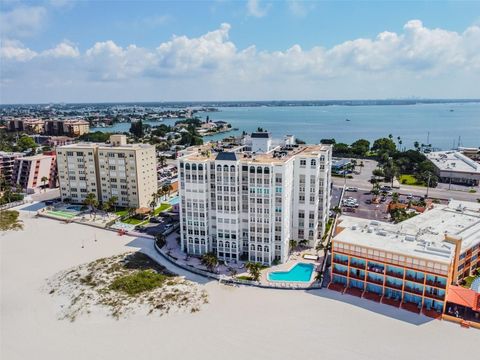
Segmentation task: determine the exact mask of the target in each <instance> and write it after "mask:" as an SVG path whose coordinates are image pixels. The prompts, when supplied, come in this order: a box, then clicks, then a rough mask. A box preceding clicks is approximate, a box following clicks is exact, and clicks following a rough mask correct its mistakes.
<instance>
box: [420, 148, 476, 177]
mask: <svg viewBox="0 0 480 360" xmlns="http://www.w3.org/2000/svg"><path fill="white" fill-rule="evenodd" d="M427 158H428V160H430V161H431V162H432V163H434V164H435V166H436V167H438V168H439V169H440V170H441V171H452V172H469V173H472V172H473V173H478V174H479V175H480V164H479V163H477V162H475V161H473V160H472V159H470V158H469V157H467V156H465V155H463V154H462V153H461V152H459V151H453V150H452V151H437V152H431V153H429V154H427Z"/></svg>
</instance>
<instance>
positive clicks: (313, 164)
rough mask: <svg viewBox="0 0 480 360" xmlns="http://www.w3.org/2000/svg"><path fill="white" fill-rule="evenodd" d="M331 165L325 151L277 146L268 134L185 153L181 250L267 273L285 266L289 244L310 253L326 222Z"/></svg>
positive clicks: (289, 143) (290, 140) (285, 143)
mask: <svg viewBox="0 0 480 360" xmlns="http://www.w3.org/2000/svg"><path fill="white" fill-rule="evenodd" d="M331 159H332V148H331V146H329V145H298V144H295V140H294V137H293V136H286V137H285V139H284V140H282V141H278V142H274V141H273V140H272V138H271V136H270V134H269V133H266V132H260V133H253V134H252V135H251V136H248V137H245V138H244V139H243V142H242V144H240V145H231V144H230V145H225V146H223V147H218V148H215V147H214V146H213V145H212V144H207V145H202V146H196V147H191V148H188V149H186V150H185V151H183V152H182V154H181V155H180V157H179V158H178V168H179V169H180V190H179V193H180V197H181V202H180V209H181V210H180V221H181V246H182V249H183V250H184V251H185V252H187V253H188V254H191V255H202V254H205V253H208V252H215V253H216V254H217V256H218V258H219V259H223V260H227V261H228V260H233V261H234V260H238V259H240V260H248V261H255V262H260V263H263V264H269V265H270V264H272V263H273V262H274V261H278V262H284V261H286V259H287V257H288V251H289V243H290V240H295V241H302V240H306V241H307V242H308V244H309V245H310V246H315V245H316V243H317V242H318V241H319V240H320V239H321V237H322V236H323V233H324V231H325V225H326V222H327V219H328V212H329V208H330V191H331V186H330V184H331V174H330V168H331Z"/></svg>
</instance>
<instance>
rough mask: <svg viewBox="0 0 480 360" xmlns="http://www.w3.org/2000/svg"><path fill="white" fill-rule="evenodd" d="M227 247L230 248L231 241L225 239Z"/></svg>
mask: <svg viewBox="0 0 480 360" xmlns="http://www.w3.org/2000/svg"><path fill="white" fill-rule="evenodd" d="M225 249H230V241H225Z"/></svg>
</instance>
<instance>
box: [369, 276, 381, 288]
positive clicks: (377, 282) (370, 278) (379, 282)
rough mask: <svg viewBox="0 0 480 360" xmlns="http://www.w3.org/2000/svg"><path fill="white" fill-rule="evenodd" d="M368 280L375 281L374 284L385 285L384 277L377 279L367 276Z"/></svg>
mask: <svg viewBox="0 0 480 360" xmlns="http://www.w3.org/2000/svg"><path fill="white" fill-rule="evenodd" d="M367 281H368V282H371V283H373V284H377V285H382V286H383V279H376V278H373V277H370V276H367Z"/></svg>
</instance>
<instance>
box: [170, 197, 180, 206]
mask: <svg viewBox="0 0 480 360" xmlns="http://www.w3.org/2000/svg"><path fill="white" fill-rule="evenodd" d="M168 202H169V204H170V205H177V204H178V203H179V202H180V197H179V196H175V197H173V198H171V199H170V200H168Z"/></svg>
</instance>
